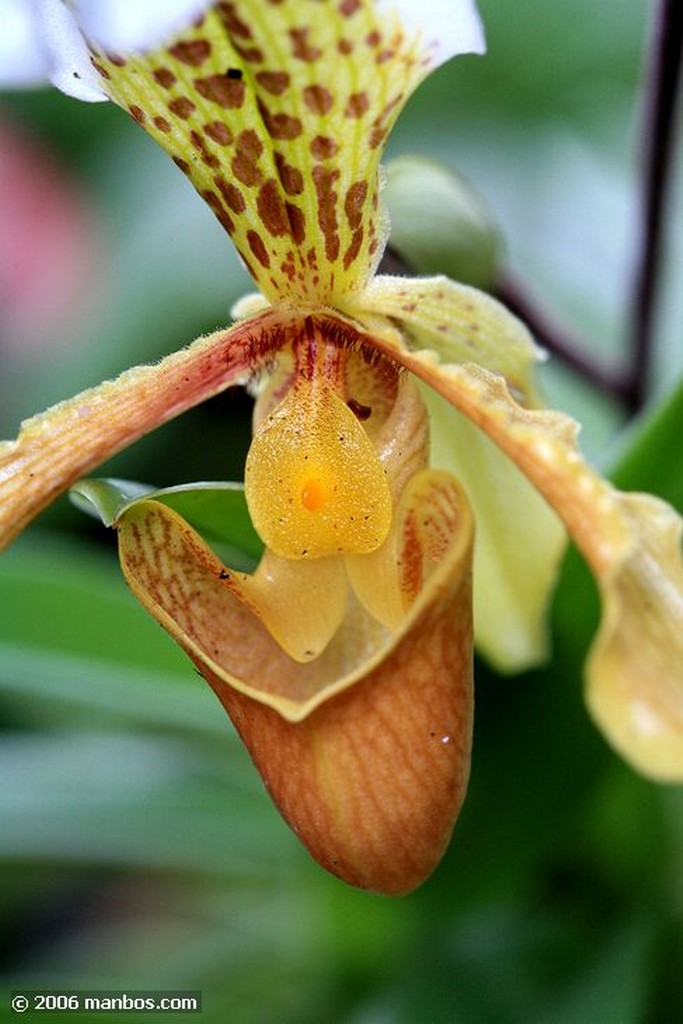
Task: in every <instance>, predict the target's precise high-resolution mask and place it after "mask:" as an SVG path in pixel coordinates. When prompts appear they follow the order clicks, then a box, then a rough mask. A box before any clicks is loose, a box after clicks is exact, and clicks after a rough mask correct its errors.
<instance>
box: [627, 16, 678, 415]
mask: <svg viewBox="0 0 683 1024" xmlns="http://www.w3.org/2000/svg"><path fill="white" fill-rule="evenodd" d="M682 44H683V3H682V2H681V0H660V3H659V4H658V8H657V13H656V18H655V24H654V30H653V38H652V45H651V51H650V60H649V66H648V68H647V71H646V81H645V88H644V105H643V125H642V139H643V149H642V178H641V191H640V210H639V213H640V240H639V244H638V246H637V252H638V258H637V263H636V267H635V272H634V282H633V301H632V305H631V310H630V321H629V326H630V343H631V344H630V373H629V377H630V383H629V387H628V391H627V394H626V401H627V403H628V406H629V408H630V409H631V410H632V411H633V412H636V411H637V410H638V409H640V408H641V407H642V405H643V403H644V402H645V400H646V398H647V392H648V386H649V383H650V374H651V370H652V349H653V337H654V329H655V314H656V302H657V296H658V292H659V284H660V279H661V269H662V249H663V241H664V236H665V225H664V215H665V212H666V198H667V193H668V186H669V183H670V179H671V170H672V163H673V161H672V150H673V142H674V136H675V117H674V115H675V113H676V96H677V92H678V85H679V80H680V71H681V47H682Z"/></svg>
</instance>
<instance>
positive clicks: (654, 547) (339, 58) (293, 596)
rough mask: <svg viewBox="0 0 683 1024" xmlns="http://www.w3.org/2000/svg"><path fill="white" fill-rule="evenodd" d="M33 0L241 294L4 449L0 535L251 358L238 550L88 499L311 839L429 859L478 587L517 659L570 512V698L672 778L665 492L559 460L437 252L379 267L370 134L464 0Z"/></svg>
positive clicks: (464, 689)
mask: <svg viewBox="0 0 683 1024" xmlns="http://www.w3.org/2000/svg"><path fill="white" fill-rule="evenodd" d="M104 6H105V7H106V6H107V5H106V4H105V5H104ZM173 6H174V7H175V6H176V5H173ZM48 8H50V9H51V10H52V11H53V12H55V11H57V10H58V17H59V19H61V21H60V24H61V23H62V22H64V23H66V22H68V33H69V39H70V40H71V44H70V48H68V49H67V50H64V49H62V50H60V48H59V47H54V46H53V49H52V51H51V52H52V53H56V54H57V57H59V55H60V53H61V54H62V57H63V60H62V63H61V64H60V63H59V60H57V61H56V64H55V66H54V68H53V69H52V71H51V73H52V74H53V77H54V78H55V79H56V80H57V81H58V82H59V83H60V84H63V83H64V82H65V81H68V82H69V86H70V88H69V91H71V92H76V93H78V91H79V89H78V83H80V82H87V83H88V84H87V87H84V89H83V91H82V95H83V98H86V99H92V98H98V97H97V95H95V94H97V93H99V92H100V91H101V92H102V93H103V94H105V95H106V96H108V97H110V98H112V99H113V100H114V101H116V102H117V103H119V104H120V105H121V106H123V107H124V108H126V109H127V110H128V111H129V112H130V114H131V115H132V116H133V117H134V118H135V120H136V121H137V122H138V123H139V124H140V125H141V126H142V127H143V128H144V129H145V130H146V131H148V132H149V133H150V134H151V135H152V136H153V138H155V139H156V140H157V141H158V142H159V143H160V144H161V145H162V146H163V147H164V148H165V149H166V150H167V151H168V152H169V153H170V154H171V156H172V157H173V159H174V160H175V162H176V164H177V165H178V166H179V167H180V168H181V170H182V171H183V172H184V173H185V174H186V175H187V176H188V177H189V178H190V180H191V181H192V183H193V185H194V186H195V188H196V189H197V191H198V192H199V193H200V195H201V196H202V197H203V198H204V199H205V200H206V202H207V203H208V204H209V206H210V207H211V208H212V210H213V211H214V213H215V214H216V216H217V217H218V219H219V221H220V222H221V224H222V225H223V226H224V227H225V229H226V230H227V231H228V233H229V234H230V235H231V236H232V238H233V241H234V242H235V245H236V246H237V248H238V250H239V253H240V255H241V257H242V259H243V260H244V262H245V264H246V266H247V267H248V269H249V271H250V273H251V275H252V277H253V278H254V280H255V282H256V284H257V285H258V287H259V289H260V294H259V295H258V296H250V297H248V298H247V299H245V300H243V301H242V302H241V303H240V304H239V305H238V308H237V310H236V311H235V315H236V317H237V319H236V323H235V324H234V325H233V326H232V327H230V328H228V329H226V330H220V331H217V332H216V333H215V334H212V335H210V336H209V337H204V338H200V339H198V340H197V341H195V342H194V343H193V344H191V345H190V346H189V347H188V348H186V349H184V350H183V351H180V352H177V353H175V354H173V355H169V356H168V357H166V358H165V359H163V360H162V361H161V362H160V363H158V364H157V365H154V366H142V367H138V368H135V369H132V370H129V371H128V372H126V373H124V374H123V375H122V376H121V377H119V378H118V379H117V380H114V381H109V382H105V383H104V384H101V385H99V386H98V387H94V388H92V389H91V390H89V391H86V392H84V393H82V394H80V395H78V396H77V397H76V398H73V399H71V400H69V401H66V402H63V403H61V404H59V405H57V406H55V407H54V408H52V409H49V410H48V411H47V412H45V413H42V414H40V415H38V416H36V417H34V418H32V419H31V420H28V421H27V422H26V423H24V424H23V426H22V430H21V432H20V434H19V436H18V438H17V440H15V441H9V442H5V443H4V444H3V445H2V446H0V497H1V500H2V505H1V509H0V535H1V537H2V540H3V542H4V543H7V542H9V541H10V540H11V539H12V537H13V536H15V535H16V534H17V533H18V532H19V531H20V530H21V529H22V528H23V527H24V526H25V525H26V524H27V523H28V522H29V520H30V519H31V518H32V517H33V516H34V515H35V514H36V513H37V512H39V511H40V510H41V509H42V508H43V507H45V505H47V504H48V503H49V502H50V501H51V500H52V499H53V498H54V497H55V496H56V495H58V494H59V493H60V492H62V491H64V490H65V489H66V488H68V487H70V486H71V485H73V484H74V482H75V481H76V480H77V479H78V478H79V477H80V476H82V475H83V474H84V473H87V472H89V471H90V470H91V469H92V468H93V467H95V466H97V465H98V464H99V463H101V462H102V461H103V460H105V459H106V458H108V457H109V456H110V455H112V454H114V453H115V452H117V451H119V450H120V449H121V448H123V447H124V446H126V445H128V444H130V443H132V442H133V441H135V440H136V439H137V438H139V437H141V436H142V435H143V434H145V433H147V432H149V431H150V430H152V429H153V428H155V427H156V426H158V425H159V424H161V423H163V422H165V421H167V420H169V419H170V418H172V417H174V416H177V415H179V414H180V413H182V412H183V411H185V410H187V409H189V408H190V407H192V406H194V405H195V404H197V403H199V402H201V401H203V400H204V399H206V398H208V397H210V396H212V395H215V394H216V393H218V392H220V391H222V390H223V389H225V388H227V387H229V386H231V385H234V384H251V385H252V386H253V387H254V388H255V389H256V390H257V392H258V397H257V400H256V405H255V412H254V437H253V441H252V445H251V449H250V451H249V455H248V459H247V465H246V473H245V495H246V501H247V505H248V508H249V512H250V515H251V519H252V522H253V524H254V527H255V528H256V531H257V532H258V534H259V536H260V538H261V540H262V542H263V544H264V546H265V551H264V553H263V557H262V558H261V561H260V563H259V565H258V567H257V569H256V570H255V572H253V573H252V574H248V573H244V572H239V571H236V570H233V569H230V568H227V567H226V566H225V565H224V564H223V563H222V561H221V560H220V559H219V558H218V557H217V555H216V554H215V553H214V552H213V551H212V550H211V548H210V547H209V546H208V545H207V544H206V543H205V542H204V540H203V539H202V538H201V537H200V535H199V534H198V533H197V531H196V530H194V529H193V528H192V527H191V526H190V525H189V524H188V522H187V521H186V520H185V519H184V518H183V517H182V516H181V515H180V514H179V512H178V511H177V510H176V509H174V508H173V503H172V502H171V503H169V502H168V501H166V500H165V499H164V494H163V493H162V492H159V493H157V494H142V495H132V496H130V500H127V501H124V502H119V503H118V504H117V503H116V502H114V506H115V507H113V511H112V514H111V516H110V517H109V518H110V519H112V521H113V523H114V525H115V526H116V528H117V529H118V534H119V549H120V557H121V564H122V567H123V571H124V573H125V576H126V579H127V580H128V583H129V584H130V586H131V588H132V590H133V591H134V593H135V594H136V595H137V597H138V598H139V599H140V600H141V602H142V603H143V604H144V605H145V607H146V608H147V609H148V610H149V611H150V612H151V613H152V615H153V616H154V617H155V618H156V619H157V620H158V621H159V622H160V623H161V625H162V626H164V628H165V629H167V630H168V632H169V633H170V634H171V635H172V636H173V637H174V638H175V639H176V640H177V641H178V643H179V644H180V645H181V646H182V647H183V648H184V650H185V651H186V652H187V653H188V654H189V656H190V658H191V659H192V660H193V661H194V663H195V665H196V666H197V668H198V669H199V671H200V673H201V674H202V675H203V676H204V677H205V679H206V680H207V681H208V682H209V684H210V685H211V686H212V687H213V689H214V690H215V692H216V694H217V696H218V697H219V699H220V701H221V703H222V704H223V705H224V707H225V709H226V710H227V712H228V714H229V715H230V717H231V719H232V721H233V723H234V724H235V727H236V728H237V730H238V732H239V734H240V735H241V737H242V739H243V740H244V742H245V744H246V746H247V748H248V750H249V753H250V754H251V757H252V758H253V760H254V762H255V763H256V765H257V767H258V769H259V771H260V773H261V775H262V777H263V780H264V783H265V785H266V787H267V788H268V790H269V792H270V793H271V796H272V797H273V799H274V801H275V803H276V804H277V806H278V808H279V809H280V811H281V813H282V814H283V816H284V817H285V819H286V820H287V821H288V822H289V824H290V825H291V826H292V828H293V829H294V831H295V832H296V833H297V834H298V835H299V837H300V838H301V840H302V841H303V842H304V843H305V844H306V846H307V847H308V848H309V850H310V851H311V852H312V854H313V855H314V857H316V858H317V860H318V861H319V862H320V863H321V864H323V865H324V866H325V867H326V868H328V869H329V870H330V871H332V872H333V873H335V874H337V875H339V876H340V877H342V878H343V879H345V880H346V881H348V882H350V883H352V884H354V885H358V886H361V887H365V888H370V889H373V890H376V891H380V892H385V893H403V892H407V891H409V890H411V889H412V888H414V887H415V886H416V885H418V884H419V883H420V882H421V881H423V880H424V878H426V877H427V875H428V874H429V873H430V872H431V871H432V869H433V868H434V867H435V865H436V864H437V863H438V861H439V859H440V857H441V855H442V853H443V851H444V849H445V847H446V844H447V842H448V840H449V837H450V833H451V830H452V828H453V824H454V821H455V819H456V817H457V814H458V811H459V808H460V805H461V803H462V800H463V797H464V793H465V789H466V785H467V777H468V772H469V761H470V745H471V730H472V709H473V698H472V647H473V638H472V632H473V627H472V617H473V614H472V610H473V607H474V629H475V631H476V636H477V641H478V643H479V645H480V647H481V649H482V651H483V652H484V653H485V654H486V655H487V656H488V657H489V658H490V659H492V660H493V661H494V662H495V663H496V664H497V665H498V666H499V667H501V668H503V669H505V670H510V671H511V670H517V669H520V668H523V667H525V666H529V665H531V664H534V663H536V662H538V661H539V660H541V659H542V658H543V657H544V655H545V653H546V638H545V630H544V625H543V623H544V618H545V613H546V605H547V603H548V599H549V593H550V591H551V588H552V585H553V583H554V580H555V577H556V573H557V566H558V563H559V559H560V557H561V554H562V551H563V546H564V539H565V530H564V528H565V527H566V528H567V529H568V531H569V533H570V534H571V536H572V538H573V539H574V541H575V542H576V544H577V545H578V547H579V548H580V550H581V551H582V553H583V554H584V556H585V558H586V559H587V561H588V563H589V565H590V567H591V569H592V570H593V572H594V574H595V578H596V581H597V584H598V587H599V589H600V593H601V597H602V603H603V618H602V623H601V626H600V630H599V633H598V636H597V639H596V640H595V643H594V645H593V648H592V651H591V654H590V657H589V661H588V667H587V683H588V703H589V706H590V708H591V711H592V713H593V715H594V716H595V718H596V721H597V722H598V724H599V725H600V727H601V728H602V729H603V731H604V732H605V733H606V735H607V736H608V738H609V739H610V741H611V742H612V743H613V745H614V746H615V747H616V748H617V750H619V751H620V752H621V753H622V754H623V756H624V757H625V758H626V759H627V760H629V761H630V762H631V763H632V764H633V765H634V766H635V767H636V768H637V769H639V770H641V771H642V772H644V773H645V774H648V775H650V776H652V777H653V778H657V779H661V780H680V779H682V778H683V678H682V674H681V673H682V666H683V568H682V566H681V555H680V536H681V520H680V518H679V517H678V516H677V514H676V513H675V512H674V510H673V509H672V508H670V507H669V506H668V505H666V504H665V503H664V502H662V501H659V500H658V499H656V498H653V497H650V496H648V495H642V494H623V493H620V492H618V491H616V490H615V489H614V488H613V487H611V486H610V484H609V483H607V482H606V481H604V480H603V479H601V478H600V476H598V475H597V473H595V472H594V471H593V470H592V469H591V468H590V467H589V466H588V465H587V464H586V463H585V462H584V461H583V460H582V458H581V456H580V454H579V452H578V449H577V446H576V430H577V428H576V425H575V424H574V422H573V421H572V420H570V419H569V418H568V417H566V416H564V415H562V414H560V413H557V412H553V411H550V410H547V409H545V408H543V406H542V402H541V400H540V397H539V394H538V391H537V389H536V386H535V383H534V364H535V363H536V362H537V361H538V359H539V357H540V353H539V351H538V350H537V348H536V347H535V345H534V343H533V341H532V340H531V338H530V336H529V335H528V332H527V331H526V330H525V328H524V327H523V326H522V324H521V323H520V322H519V321H518V320H516V319H515V318H514V317H513V316H511V315H510V314H509V313H508V312H507V311H506V310H505V309H504V308H503V307H501V306H500V305H499V304H498V303H497V302H496V301H494V300H493V299H492V298H490V297H489V296H487V295H485V294H483V293H482V292H479V291H477V290H475V289H473V288H470V287H466V286H463V285H458V284H455V283H454V282H452V281H450V280H447V279H446V278H443V277H436V278H425V279H418V280H409V279H404V278H393V277H385V276H376V274H375V271H376V268H377V265H378V261H379V259H380V256H381V254H382V250H383V246H384V243H385V241H386V237H387V231H388V227H387V223H386V219H385V218H384V216H383V214H382V210H381V206H380V203H379V191H380V172H379V160H380V156H381V153H382V149H383V145H384V142H385V140H386V137H387V135H388V133H389V130H390V128H391V126H392V124H393V122H394V121H395V119H396V117H397V116H398V113H399V111H400V110H401V108H402V107H403V105H404V104H405V102H406V101H407V99H408V97H409V96H410V94H411V93H412V91H413V90H414V89H415V88H416V87H417V85H418V84H419V83H420V82H421V81H422V80H423V79H424V77H425V76H426V75H427V74H428V72H429V71H430V70H431V69H432V68H434V67H435V66H436V65H437V64H439V63H440V62H442V61H443V60H445V59H447V58H448V57H451V56H453V55H455V54H458V53H465V52H481V51H482V49H483V41H482V34H481V28H480V24H479V20H478V17H477V14H476V11H475V9H474V7H473V5H472V4H471V3H470V2H468V0H453V3H451V4H444V3H442V2H441V0H423V2H422V3H420V4H411V3H407V2H404V0H318V2H315V3H311V2H309V3H305V4H304V3H301V2H296V0H249V2H247V0H233V2H225V3H214V4H212V5H211V6H207V5H206V4H204V5H201V4H196V3H195V4H188V5H187V8H188V10H190V9H191V11H192V16H193V17H194V21H192V23H191V24H190V25H189V26H188V27H186V28H185V29H184V30H183V31H182V32H180V33H176V34H175V35H174V36H173V37H172V38H171V39H170V41H168V40H165V41H164V43H163V45H159V40H158V39H154V40H152V38H151V37H146V38H145V40H144V44H143V52H124V53H121V52H116V51H115V48H113V47H112V45H111V37H109V38H107V34H106V32H102V33H101V34H98V32H99V30H98V29H97V26H94V25H89V24H88V23H87V20H86V23H85V29H86V31H85V33H84V35H83V36H76V27H75V22H74V21H73V20H72V19H73V15H72V12H71V10H70V9H69V10H67V8H65V7H62V6H61V5H59V4H56V3H55V2H54V0H53V2H52V3H51V4H44V5H43V14H44V15H45V10H47V9H48ZM176 14H177V12H175V13H174V16H175V15H176ZM55 18H57V15H55ZM48 20H49V19H48ZM188 21H189V18H188ZM55 24H56V21H55ZM83 27H84V23H83V22H81V28H83ZM51 38H53V39H54V38H55V33H53V36H52V37H51ZM74 39H77V41H78V45H75V44H74V42H73V41H74ZM85 40H87V42H86V41H85ZM132 49H134V50H135V49H136V48H135V47H133V48H132ZM86 52H87V53H88V55H89V56H88V59H87V61H86V63H85V66H81V64H82V56H83V54H85V53H86ZM93 69H94V71H95V73H96V79H93V76H92V72H93ZM95 80H96V85H93V84H92V83H93V81H95ZM74 83H76V86H74ZM404 371H409V372H408V373H406V372H404ZM430 433H431V438H430ZM430 451H431V453H432V460H431V464H430ZM97 486H101V485H92V484H89V483H87V482H85V483H83V484H81V485H79V488H78V491H79V493H80V494H81V497H83V496H85V497H87V496H88V495H90V496H91V497H92V495H93V493H94V490H93V488H95V489H96V487H97ZM475 522H476V530H477V537H476V543H475V540H474V525H473V524H474V523H475ZM562 523H563V524H564V526H563V525H562ZM473 553H474V555H473ZM473 557H474V564H473V566H472V558H473ZM472 579H473V581H474V598H473V596H472Z"/></svg>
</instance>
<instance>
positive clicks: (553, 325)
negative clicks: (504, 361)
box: [495, 271, 632, 403]
mask: <svg viewBox="0 0 683 1024" xmlns="http://www.w3.org/2000/svg"><path fill="white" fill-rule="evenodd" d="M495 294H496V297H497V298H499V299H500V301H501V302H502V303H503V304H504V305H505V306H507V308H508V309H509V310H510V311H511V312H512V313H515V314H516V315H517V316H518V317H519V318H520V320H522V321H523V322H524V323H525V324H526V326H527V327H528V328H529V330H530V331H531V333H532V334H533V336H534V338H535V339H536V341H537V342H538V343H539V345H542V347H543V348H547V349H548V351H549V352H552V353H553V354H554V355H556V356H558V357H559V358H560V359H561V360H562V361H563V362H564V363H566V365H567V366H569V367H570V369H572V370H574V371H575V373H577V374H578V375H579V376H580V377H583V379H584V380H587V381H589V382H590V383H591V384H593V385H594V386H595V387H596V388H598V389H599V390H600V391H602V392H604V393H605V394H608V395H611V396H612V397H613V398H616V399H617V400H618V401H621V402H624V403H628V402H629V395H630V392H631V383H632V382H631V375H630V374H629V373H628V372H626V371H624V370H621V369H617V368H611V367H608V366H603V365H602V364H601V363H599V362H597V361H596V360H595V359H593V358H592V356H590V355H589V354H588V351H587V345H586V344H585V343H582V341H581V339H580V338H577V337H574V335H573V334H572V333H571V330H570V329H569V328H567V327H565V325H564V324H563V323H560V322H559V321H558V320H556V319H554V318H553V317H552V315H551V314H550V313H549V312H547V311H546V310H544V309H543V307H542V305H541V303H540V302H539V301H538V300H537V299H536V297H535V296H534V295H533V294H532V292H531V291H530V290H529V288H528V287H527V285H526V284H525V283H524V282H523V281H522V280H521V279H520V278H518V277H517V276H516V275H515V274H513V273H511V272H510V271H503V272H502V273H501V274H500V276H499V278H498V280H497V282H496V287H495Z"/></svg>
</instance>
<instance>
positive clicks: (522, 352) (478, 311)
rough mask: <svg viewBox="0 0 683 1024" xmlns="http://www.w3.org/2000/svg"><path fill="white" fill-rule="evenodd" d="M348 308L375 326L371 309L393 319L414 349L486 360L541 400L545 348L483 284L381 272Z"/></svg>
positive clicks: (517, 389) (529, 399) (516, 389)
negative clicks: (539, 376) (538, 378)
mask: <svg viewBox="0 0 683 1024" xmlns="http://www.w3.org/2000/svg"><path fill="white" fill-rule="evenodd" d="M343 308H345V309H346V310H348V311H349V312H350V313H352V314H353V315H355V316H358V317H359V318H360V319H361V321H362V322H364V323H368V324H369V325H370V324H371V319H369V316H368V314H379V315H380V316H381V317H385V318H386V317H388V318H391V320H392V321H395V322H397V323H399V324H400V325H401V332H402V334H403V336H404V338H405V339H406V343H407V345H408V347H409V348H410V349H431V350H433V351H434V352H435V353H436V354H437V355H438V357H439V359H441V360H442V361H443V362H444V363H464V362H476V363H481V365H482V366H487V367H488V368H489V369H490V370H492V371H493V372H494V373H500V374H502V375H503V377H505V379H506V380H507V382H508V385H509V387H510V389H511V391H512V392H513V394H516V395H518V396H519V397H520V398H521V399H522V401H523V402H524V404H527V405H532V404H536V403H537V402H538V397H537V394H536V385H535V382H534V377H533V374H534V367H535V364H536V363H537V362H539V360H542V359H543V358H544V353H543V351H542V350H541V349H539V348H538V347H537V346H536V345H535V344H534V341H533V339H532V337H531V335H530V334H529V332H528V331H527V329H526V327H524V325H523V324H522V323H521V322H520V321H519V320H517V319H515V318H514V317H512V316H511V315H510V314H509V313H508V311H507V310H506V309H505V307H504V306H502V305H501V304H500V303H499V302H497V301H496V299H493V298H491V296H490V295H487V294H486V293H485V292H482V291H479V289H477V288H472V287H470V286H469V285H465V284H457V283H456V282H455V281H451V280H449V279H448V278H447V277H422V278H417V279H414V280H412V279H408V278H405V277H385V276H379V277H376V278H375V279H374V280H373V281H372V282H371V283H370V284H369V285H368V287H367V288H366V289H365V291H364V292H363V294H362V296H359V297H358V298H357V299H355V298H354V299H351V300H349V301H348V302H346V303H345V304H344V307H343Z"/></svg>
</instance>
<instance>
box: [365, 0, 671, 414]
mask: <svg viewBox="0 0 683 1024" xmlns="http://www.w3.org/2000/svg"><path fill="white" fill-rule="evenodd" d="M682 46H683V0H660V2H659V5H658V8H657V12H656V17H655V24H654V29H653V37H652V46H651V52H650V56H649V63H648V67H647V69H646V76H645V86H644V100H643V127H642V131H641V135H642V139H643V148H642V156H641V163H642V177H641V184H640V193H639V214H640V218H639V219H640V237H639V239H638V242H637V258H636V267H635V271H634V282H633V300H632V304H631V308H630V310H629V329H630V337H629V341H630V345H629V351H628V353H627V356H626V359H625V364H626V365H625V366H623V367H616V368H615V367H609V366H605V365H603V364H602V363H600V362H598V361H596V360H595V359H594V358H593V357H592V355H590V354H589V350H588V345H587V344H586V343H583V344H582V341H581V339H580V338H577V337H575V336H574V335H573V334H572V332H571V329H568V328H566V327H565V326H564V325H563V324H561V323H559V322H558V321H557V320H555V319H554V318H553V317H552V315H551V314H549V313H548V312H547V311H546V310H544V309H543V307H542V305H541V304H540V303H539V302H538V300H537V298H536V297H535V296H534V294H533V291H532V290H531V289H530V288H529V287H528V286H527V285H526V283H525V282H524V281H523V279H522V278H521V277H519V276H518V275H516V274H514V273H512V272H511V271H509V270H504V271H502V272H501V273H500V276H499V278H498V280H497V281H496V283H495V286H494V289H493V290H494V294H495V295H496V296H497V297H498V298H499V299H500V300H501V302H503V303H504V304H505V305H506V306H507V307H508V308H509V309H510V310H511V311H512V312H513V313H516V314H517V316H519V317H520V319H521V320H523V321H524V323H525V324H526V325H527V326H528V327H529V329H530V331H531V333H532V334H533V335H534V336H535V338H536V339H537V340H538V341H539V343H540V344H541V345H542V346H543V347H544V348H547V349H548V350H549V351H550V352H553V353H554V354H555V355H557V356H558V357H559V358H560V359H562V361H563V362H564V363H566V365H567V366H569V367H570V368H571V369H572V370H574V371H575V373H577V374H579V376H581V377H582V378H583V379H584V380H586V381H588V382H590V383H591V384H593V386H594V387H596V388H598V389H599V390H600V391H602V392H603V393H604V394H607V395H610V396H612V397H613V398H615V399H616V400H617V401H619V402H621V403H622V405H623V406H624V407H625V408H626V409H628V410H629V411H630V412H632V413H635V412H638V410H639V409H641V408H642V406H643V405H644V403H645V400H646V398H647V394H648V386H649V383H650V374H651V370H652V355H653V348H654V344H653V343H654V330H655V313H656V301H657V297H658V291H659V283H660V278H661V269H662V249H663V241H664V235H665V225H664V214H665V212H666V199H667V193H668V186H669V183H670V178H671V171H672V163H673V160H672V153H673V144H674V136H675V124H674V115H675V113H676V98H677V93H678V86H679V81H680V71H681V49H682ZM380 272H381V273H384V274H398V275H401V276H403V275H411V274H413V273H414V272H415V270H414V268H411V267H410V266H409V265H408V264H407V262H406V261H405V260H404V259H403V257H402V256H400V255H399V254H398V253H397V252H396V251H395V250H394V249H392V248H391V243H389V246H388V247H387V250H386V252H385V254H384V256H383V258H382V262H381V264H380Z"/></svg>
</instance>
